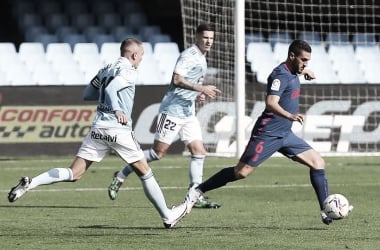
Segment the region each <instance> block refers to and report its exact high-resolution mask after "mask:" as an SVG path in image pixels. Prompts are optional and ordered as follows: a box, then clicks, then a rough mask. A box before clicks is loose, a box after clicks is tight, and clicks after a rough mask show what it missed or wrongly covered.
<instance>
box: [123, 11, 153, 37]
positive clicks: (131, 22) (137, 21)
mask: <svg viewBox="0 0 380 250" xmlns="http://www.w3.org/2000/svg"><path fill="white" fill-rule="evenodd" d="M147 23H148V20H147V17H146V15H145V14H144V13H143V12H135V13H131V14H129V15H126V16H124V20H123V24H124V25H126V26H128V27H130V28H131V29H132V30H133V32H134V33H137V32H138V31H139V29H140V27H142V26H145V25H147Z"/></svg>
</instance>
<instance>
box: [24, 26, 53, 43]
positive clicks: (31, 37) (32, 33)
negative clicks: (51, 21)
mask: <svg viewBox="0 0 380 250" xmlns="http://www.w3.org/2000/svg"><path fill="white" fill-rule="evenodd" d="M48 33H49V32H48V29H47V28H46V27H45V26H32V27H30V28H29V29H27V30H26V31H25V33H24V39H25V42H33V41H35V38H36V37H37V36H38V35H40V34H48Z"/></svg>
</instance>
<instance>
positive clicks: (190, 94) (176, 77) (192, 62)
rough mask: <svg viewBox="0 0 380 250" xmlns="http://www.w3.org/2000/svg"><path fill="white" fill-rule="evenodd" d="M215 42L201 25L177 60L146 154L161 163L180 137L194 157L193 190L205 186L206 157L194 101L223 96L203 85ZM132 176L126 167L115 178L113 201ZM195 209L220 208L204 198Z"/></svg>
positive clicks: (191, 169)
mask: <svg viewBox="0 0 380 250" xmlns="http://www.w3.org/2000/svg"><path fill="white" fill-rule="evenodd" d="M213 41H214V29H213V28H212V27H211V26H210V25H208V24H200V25H199V26H198V27H197V30H196V34H195V43H194V44H193V45H192V46H191V47H189V48H187V49H186V50H184V51H183V52H182V53H181V55H180V56H179V58H178V60H177V63H176V65H175V68H174V72H173V77H172V81H171V84H170V86H169V89H168V91H167V93H166V94H165V96H164V98H163V100H162V102H161V105H160V109H159V116H158V119H157V126H156V134H155V140H154V142H153V146H152V148H150V149H148V150H145V151H144V154H145V157H146V159H147V161H148V162H151V161H156V160H160V159H161V158H162V157H164V156H165V154H166V152H167V150H168V149H169V147H170V145H171V144H172V142H173V140H174V139H175V137H176V136H177V135H179V137H180V139H181V140H182V141H183V142H184V143H185V144H186V145H187V148H188V149H189V151H190V153H191V161H190V166H189V177H190V186H194V185H196V186H197V185H199V184H200V183H201V182H202V176H203V163H204V160H205V157H206V153H207V152H206V149H205V147H204V145H203V139H202V131H201V127H200V124H199V121H198V119H197V118H196V116H195V101H196V100H198V101H200V102H202V101H204V100H205V98H206V97H209V98H212V99H213V98H215V97H216V95H217V94H218V93H220V90H219V89H217V88H216V86H214V85H203V84H202V83H203V79H204V77H205V75H206V70H207V62H206V54H207V52H209V51H210V49H211V46H212V44H213ZM131 172H132V168H131V167H130V166H128V165H127V166H125V167H124V169H122V170H120V171H118V172H116V173H115V174H114V177H113V179H112V182H111V184H110V186H109V187H108V194H109V197H110V199H112V200H115V199H116V197H117V192H118V191H119V189H120V187H121V185H122V184H123V182H124V180H125V178H126V177H127V176H128V175H129V174H130V173H131ZM195 205H196V206H197V207H203V208H217V207H219V206H220V205H219V204H218V203H216V202H212V201H210V200H207V199H205V198H204V199H202V200H199V201H198V202H197V204H195Z"/></svg>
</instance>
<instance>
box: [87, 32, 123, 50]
mask: <svg viewBox="0 0 380 250" xmlns="http://www.w3.org/2000/svg"><path fill="white" fill-rule="evenodd" d="M88 42H91V43H96V44H97V45H98V48H100V47H101V46H102V44H103V43H113V42H116V41H115V38H114V37H113V35H111V34H96V35H95V36H94V38H93V39H92V40H90V41H88Z"/></svg>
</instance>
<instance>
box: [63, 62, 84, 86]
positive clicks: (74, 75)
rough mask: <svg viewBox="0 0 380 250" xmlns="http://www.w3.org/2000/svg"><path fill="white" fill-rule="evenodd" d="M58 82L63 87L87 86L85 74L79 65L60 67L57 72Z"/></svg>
mask: <svg viewBox="0 0 380 250" xmlns="http://www.w3.org/2000/svg"><path fill="white" fill-rule="evenodd" d="M57 74H58V81H59V82H62V83H63V85H86V84H88V82H86V80H85V78H84V73H83V72H82V71H81V70H80V69H79V67H78V65H70V64H65V65H62V66H61V67H60V70H59V71H58V72H57Z"/></svg>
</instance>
